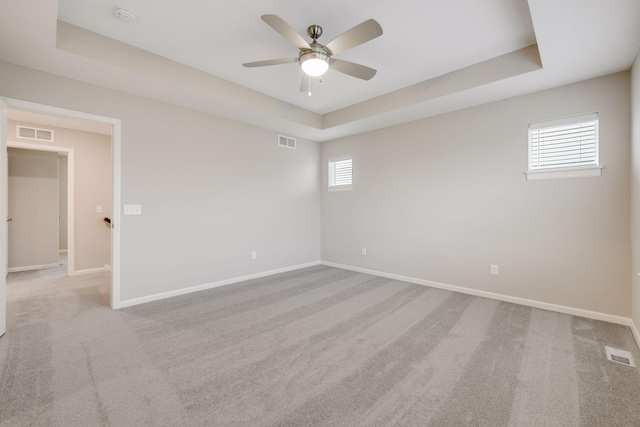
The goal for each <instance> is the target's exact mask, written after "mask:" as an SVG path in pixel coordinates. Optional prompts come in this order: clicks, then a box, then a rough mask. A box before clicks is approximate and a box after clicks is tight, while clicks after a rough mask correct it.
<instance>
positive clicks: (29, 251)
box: [7, 147, 60, 271]
mask: <svg viewBox="0 0 640 427" xmlns="http://www.w3.org/2000/svg"><path fill="white" fill-rule="evenodd" d="M7 156H8V157H9V179H8V181H9V186H8V192H9V203H8V212H9V218H10V219H11V222H9V230H8V232H7V233H8V234H7V240H8V241H9V271H21V270H33V269H38V268H46V267H55V266H57V265H58V255H59V250H60V247H59V244H58V241H59V237H60V235H59V232H58V226H59V221H58V210H59V209H58V153H56V152H52V151H38V150H27V149H22V148H11V147H9V149H8V154H7Z"/></svg>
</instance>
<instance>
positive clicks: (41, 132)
mask: <svg viewBox="0 0 640 427" xmlns="http://www.w3.org/2000/svg"><path fill="white" fill-rule="evenodd" d="M17 134H18V138H24V139H33V140H34V141H44V142H53V131H52V130H48V129H38V128H31V127H26V126H18V131H17Z"/></svg>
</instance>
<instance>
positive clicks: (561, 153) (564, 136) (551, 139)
mask: <svg viewBox="0 0 640 427" xmlns="http://www.w3.org/2000/svg"><path fill="white" fill-rule="evenodd" d="M598 131H599V129H598V114H597V113H594V114H584V115H581V116H574V117H569V118H565V119H558V120H552V121H547V122H542V123H534V124H531V125H529V170H540V169H551V168H566V167H575V166H598V162H599V159H598V148H599V147H598V133H599V132H598Z"/></svg>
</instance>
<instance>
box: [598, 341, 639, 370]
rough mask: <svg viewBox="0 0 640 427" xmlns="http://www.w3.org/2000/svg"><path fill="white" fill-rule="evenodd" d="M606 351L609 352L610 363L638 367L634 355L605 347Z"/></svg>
mask: <svg viewBox="0 0 640 427" xmlns="http://www.w3.org/2000/svg"><path fill="white" fill-rule="evenodd" d="M604 349H605V350H606V352H607V359H609V360H610V361H612V362H617V363H622V364H623V365H627V366H633V367H635V366H636V363H635V361H634V360H633V355H632V354H631V353H630V352H628V351H626V350H620V349H617V348H612V347H608V346H605V347H604Z"/></svg>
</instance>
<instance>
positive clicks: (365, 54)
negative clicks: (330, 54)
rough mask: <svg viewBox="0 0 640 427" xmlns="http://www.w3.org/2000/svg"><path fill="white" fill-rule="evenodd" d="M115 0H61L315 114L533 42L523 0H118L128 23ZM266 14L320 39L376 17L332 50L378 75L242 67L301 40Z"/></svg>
mask: <svg viewBox="0 0 640 427" xmlns="http://www.w3.org/2000/svg"><path fill="white" fill-rule="evenodd" d="M159 3H160V4H162V3H164V5H165V6H164V7H162V6H161V5H159ZM113 5H114V2H113V1H112V0H93V1H90V2H88V1H86V0H60V1H59V6H58V18H59V19H60V20H62V21H64V22H68V23H70V24H73V25H76V26H79V27H82V28H85V29H88V30H91V31H94V32H96V33H99V34H102V35H105V36H107V37H110V38H113V39H115V40H119V41H121V42H124V43H127V44H130V45H133V46H136V47H139V48H141V49H144V50H147V51H149V52H152V53H155V54H157V55H160V56H163V57H165V58H170V59H173V60H175V61H177V62H180V63H182V64H185V65H189V66H191V67H194V68H197V69H199V70H202V71H206V72H207V73H210V74H213V75H215V76H218V77H222V78H223V79H226V80H230V81H232V82H234V83H238V84H240V85H242V86H246V87H249V88H252V89H255V90H257V91H260V92H262V93H265V94H267V95H270V96H273V97H275V98H278V99H281V100H283V101H286V102H289V103H291V104H294V105H297V106H299V107H302V108H305V109H308V110H311V111H314V112H316V113H320V114H324V113H327V112H330V111H333V110H336V109H338V108H343V107H346V106H348V105H351V104H353V103H355V102H360V101H364V100H366V99H370V98H373V97H375V96H377V95H382V94H384V93H388V92H391V91H394V90H397V89H400V88H403V87H405V86H409V85H412V84H415V83H418V82H421V81H423V80H427V79H429V78H431V77H435V76H438V75H440V74H444V73H447V72H449V71H453V70H456V69H458V68H462V67H465V66H467V65H471V64H475V63H477V62H480V61H483V60H486V59H489V58H493V57H495V56H498V55H502V54H505V53H508V52H511V51H514V50H517V49H520V48H523V47H526V46H529V45H531V44H534V43H535V36H534V32H533V26H532V23H531V18H530V15H529V8H528V6H527V1H526V0H483V1H478V0H453V1H442V0H429V1H425V0H400V1H397V2H393V3H391V2H388V1H368V2H362V1H353V0H352V1H344V0H322V1H317V2H310V1H283V0H277V1H255V0H235V1H233V2H215V1H202V0H183V1H181V2H180V3H179V7H175V6H174V7H172V6H171V5H177V3H175V2H167V1H165V2H158V1H157V0H123V1H120V2H119V3H118V5H119V6H120V7H126V8H130V9H131V10H132V11H133V12H135V14H136V17H137V19H136V21H135V22H129V23H127V22H122V21H118V20H117V19H115V17H114V14H113ZM391 6H392V7H391ZM264 14H275V15H278V16H280V17H281V18H283V19H284V20H285V21H287V22H288V23H289V24H290V25H291V26H293V27H294V28H295V29H296V30H297V31H298V33H299V34H301V35H303V36H304V38H305V40H307V41H310V38H309V37H308V36H307V32H306V29H307V27H308V26H309V25H312V24H319V25H321V26H322V27H323V30H324V32H323V35H322V37H321V38H320V39H319V41H320V42H321V43H328V42H329V41H331V40H332V39H333V38H335V37H336V36H338V35H340V34H341V33H343V32H344V31H346V30H348V29H349V28H351V27H353V26H355V25H357V24H359V23H361V22H362V21H365V20H367V19H369V18H373V19H375V20H377V21H378V22H379V23H380V25H381V26H382V28H383V31H384V34H383V35H382V36H381V37H379V38H377V39H374V40H372V41H370V42H369V43H367V44H364V45H361V46H358V47H355V48H353V49H351V50H349V51H347V52H343V53H341V54H339V55H336V58H340V59H345V60H348V61H352V62H358V63H362V64H363V65H367V66H369V67H372V68H375V69H377V70H378V74H377V75H376V76H375V77H374V78H373V79H372V80H370V81H362V80H359V79H356V78H353V77H349V76H346V75H344V74H341V73H338V72H335V71H333V72H332V71H329V72H328V73H327V74H326V76H325V77H324V82H323V83H322V84H321V85H319V84H314V85H313V86H314V87H313V92H314V93H313V96H311V97H309V96H307V94H306V93H301V92H300V91H299V87H300V80H301V77H302V71H301V70H300V67H299V65H297V64H286V65H279V66H274V67H268V68H260V69H249V68H244V67H242V63H245V62H251V61H258V60H263V59H274V58H288V57H297V56H298V49H297V48H295V47H293V46H292V45H291V44H289V42H288V41H287V40H285V39H284V38H283V37H282V36H280V35H279V34H278V33H276V32H275V31H274V30H273V29H272V28H271V27H269V26H268V25H267V24H265V23H264V22H263V21H262V20H261V19H260V16H261V15H264ZM314 83H315V82H314Z"/></svg>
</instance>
